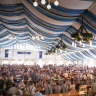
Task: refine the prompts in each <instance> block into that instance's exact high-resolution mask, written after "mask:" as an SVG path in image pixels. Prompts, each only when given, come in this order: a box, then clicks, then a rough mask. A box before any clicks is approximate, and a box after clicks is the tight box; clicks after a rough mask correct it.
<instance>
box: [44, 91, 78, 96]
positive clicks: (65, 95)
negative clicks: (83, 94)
mask: <svg viewBox="0 0 96 96" xmlns="http://www.w3.org/2000/svg"><path fill="white" fill-rule="evenodd" d="M78 95H79V92H69V93H60V94H48V95H45V96H78Z"/></svg>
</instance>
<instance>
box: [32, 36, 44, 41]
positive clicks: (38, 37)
mask: <svg viewBox="0 0 96 96" xmlns="http://www.w3.org/2000/svg"><path fill="white" fill-rule="evenodd" d="M32 39H33V40H40V39H41V40H44V37H43V36H40V35H36V36H32Z"/></svg>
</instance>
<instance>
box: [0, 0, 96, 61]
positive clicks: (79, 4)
mask: <svg viewBox="0 0 96 96" xmlns="http://www.w3.org/2000/svg"><path fill="white" fill-rule="evenodd" d="M38 1H39V0H38ZM32 2H33V0H7V2H6V0H0V47H5V48H6V47H9V46H12V45H14V44H17V43H18V42H21V43H29V44H32V45H35V44H37V45H38V46H40V47H41V48H42V49H44V50H46V49H47V48H50V47H51V46H55V45H56V44H57V43H58V40H60V38H59V36H60V35H61V34H64V36H63V37H64V38H63V41H64V43H65V44H66V45H67V47H68V48H67V49H66V50H65V51H64V53H62V56H63V57H64V58H65V59H70V60H75V59H81V60H82V59H90V58H95V57H96V56H95V55H96V54H95V53H96V48H95V46H96V38H95V40H93V41H92V42H93V45H94V46H91V47H90V45H89V43H86V46H87V48H83V47H80V46H77V47H74V46H72V42H73V41H72V39H71V36H70V35H71V34H72V32H76V30H78V28H79V27H80V25H81V19H80V18H79V16H80V15H83V17H85V18H86V20H87V21H88V22H90V23H88V22H86V20H85V21H84V26H85V27H86V29H87V30H88V31H89V32H92V33H93V34H94V36H95V35H96V2H95V0H59V2H60V5H59V6H57V7H56V6H54V5H53V0H52V1H51V4H52V9H50V10H48V9H47V8H46V5H44V6H43V5H41V4H40V3H39V6H38V7H34V6H33V5H32ZM10 34H13V35H15V36H16V38H17V39H16V40H10V39H9V35H10ZM37 34H38V35H40V36H44V38H45V39H44V40H41V39H40V40H33V39H32V38H31V37H32V36H35V35H37ZM76 43H77V44H78V42H76Z"/></svg>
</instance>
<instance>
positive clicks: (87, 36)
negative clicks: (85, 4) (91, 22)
mask: <svg viewBox="0 0 96 96" xmlns="http://www.w3.org/2000/svg"><path fill="white" fill-rule="evenodd" d="M83 19H84V17H82V24H81V26H80V28H79V29H78V30H77V32H75V33H73V34H71V37H72V39H73V40H74V41H77V42H79V44H80V45H83V44H82V43H84V42H89V43H90V46H92V40H93V39H94V38H93V37H94V36H93V34H92V33H89V32H88V31H87V29H86V28H85V27H84V25H83ZM83 47H84V46H83Z"/></svg>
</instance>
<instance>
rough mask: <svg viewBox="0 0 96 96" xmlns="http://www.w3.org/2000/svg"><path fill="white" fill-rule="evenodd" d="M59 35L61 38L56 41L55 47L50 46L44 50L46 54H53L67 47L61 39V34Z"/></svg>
mask: <svg viewBox="0 0 96 96" xmlns="http://www.w3.org/2000/svg"><path fill="white" fill-rule="evenodd" d="M60 36H61V40H60V41H59V42H58V44H57V45H56V46H55V47H52V48H51V49H49V50H47V51H46V53H45V54H46V55H50V54H52V53H53V54H54V53H56V51H57V50H60V49H61V50H64V49H66V48H67V46H66V45H65V43H64V42H63V41H62V35H60Z"/></svg>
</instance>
